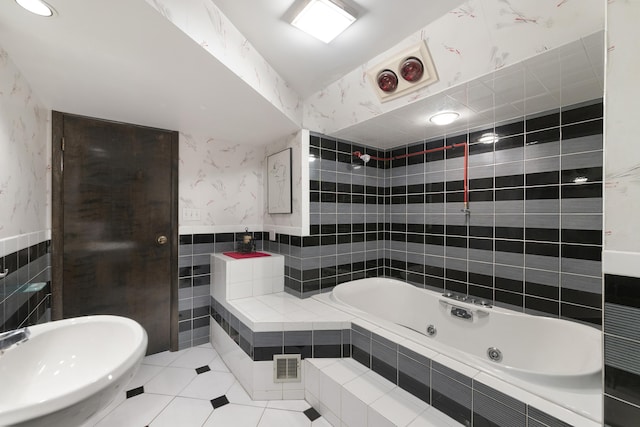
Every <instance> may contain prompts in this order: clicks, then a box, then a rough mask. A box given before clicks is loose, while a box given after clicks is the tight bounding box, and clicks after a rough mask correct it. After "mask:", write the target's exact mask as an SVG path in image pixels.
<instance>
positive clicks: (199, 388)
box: [82, 344, 330, 427]
mask: <svg viewBox="0 0 640 427" xmlns="http://www.w3.org/2000/svg"><path fill="white" fill-rule="evenodd" d="M126 389H127V392H126V393H124V392H123V393H121V395H118V397H116V399H115V401H114V402H113V403H112V404H111V405H110V406H109V407H107V408H105V409H104V410H103V411H102V412H100V413H98V414H96V415H95V416H94V417H93V418H92V419H90V420H89V421H88V422H87V423H85V424H84V425H83V426H82V427H91V426H96V427H145V426H150V427H161V426H162V427H164V426H167V427H214V426H219V427H227V426H233V427H245V426H246V427H256V426H257V427H287V426H291V427H298V426H300V427H302V426H304V427H328V426H330V424H329V423H328V422H327V421H326V420H325V419H324V418H322V417H319V414H317V412H315V410H314V409H311V406H310V405H309V404H308V403H307V402H305V401H304V400H274V401H254V400H251V398H250V397H249V395H248V394H247V393H246V392H245V391H244V389H243V388H242V386H241V385H240V383H238V381H237V380H236V378H235V377H234V376H233V374H231V373H230V372H229V370H228V369H227V367H226V366H225V364H224V363H223V361H222V359H221V358H220V357H219V355H218V353H216V351H215V350H214V349H213V348H212V347H211V345H210V344H204V345H202V346H199V347H193V348H190V349H186V350H182V351H178V352H174V353H170V352H164V353H158V354H154V355H152V356H148V357H146V358H145V359H144V360H143V362H142V365H141V366H140V369H139V370H138V373H137V374H136V376H135V377H134V378H133V379H132V380H131V383H129V385H128V386H127V387H126Z"/></svg>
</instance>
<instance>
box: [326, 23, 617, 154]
mask: <svg viewBox="0 0 640 427" xmlns="http://www.w3.org/2000/svg"><path fill="white" fill-rule="evenodd" d="M603 87H604V32H603V31H599V32H597V33H594V34H592V35H590V36H587V37H584V38H582V39H580V40H577V41H575V42H572V43H569V44H567V45H565V46H561V47H559V48H557V49H554V50H550V51H547V52H545V53H542V54H540V55H537V56H534V57H533V58H530V59H528V60H526V61H523V62H521V63H518V64H515V65H512V66H509V67H505V68H502V69H500V70H497V71H495V72H494V73H492V74H489V75H486V76H484V77H480V78H478V79H476V80H473V81H471V82H468V83H466V84H463V85H459V86H455V87H453V88H450V89H448V90H446V91H444V92H442V93H440V94H437V95H433V96H430V97H428V98H425V99H423V100H421V101H418V102H414V103H412V104H409V105H407V106H405V107H402V108H399V109H396V110H394V111H392V112H389V113H386V114H383V115H380V116H377V117H375V118H372V119H370V120H367V121H366V122H362V123H359V124H357V125H354V126H351V127H349V128H346V129H342V130H340V131H338V132H335V133H333V134H332V136H335V137H338V138H341V139H345V140H348V141H352V142H358V143H361V144H366V145H370V146H374V147H378V148H393V147H397V146H399V145H404V144H409V143H412V142H416V141H421V140H426V139H430V138H434V137H438V136H441V135H443V134H445V133H447V134H451V135H453V134H457V133H461V132H465V131H467V130H474V129H478V130H479V129H482V128H486V127H487V123H499V122H506V121H509V120H518V119H522V117H524V116H530V115H535V114H536V113H540V112H543V111H549V110H553V109H557V108H560V107H562V106H569V105H574V104H579V103H582V102H586V101H590V100H593V99H598V98H602V96H603ZM440 110H453V111H456V112H458V113H460V118H459V119H458V120H457V121H455V122H454V123H452V124H450V125H447V126H437V125H434V124H432V123H430V122H429V117H431V115H433V114H434V113H436V112H438V111H440Z"/></svg>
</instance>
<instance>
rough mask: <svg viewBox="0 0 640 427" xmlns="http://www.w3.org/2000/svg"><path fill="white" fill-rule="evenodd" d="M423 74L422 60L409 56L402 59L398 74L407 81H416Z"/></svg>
mask: <svg viewBox="0 0 640 427" xmlns="http://www.w3.org/2000/svg"><path fill="white" fill-rule="evenodd" d="M423 74H424V66H423V65H422V61H420V60H419V59H418V58H416V57H413V56H412V57H410V58H407V59H405V60H404V62H403V63H402V66H401V67H400V75H401V76H402V78H403V79H405V80H406V81H408V82H411V83H413V82H417V81H418V80H420V79H421V78H422V75H423Z"/></svg>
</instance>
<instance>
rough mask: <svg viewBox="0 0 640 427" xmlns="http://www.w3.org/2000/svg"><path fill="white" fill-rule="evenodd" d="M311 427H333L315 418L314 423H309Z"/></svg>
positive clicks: (323, 420) (327, 422)
mask: <svg viewBox="0 0 640 427" xmlns="http://www.w3.org/2000/svg"><path fill="white" fill-rule="evenodd" d="M311 426H312V427H333V426H332V425H331V423H329V421H327V420H326V419H324V418H322V417H320V418H317V419H316V420H315V421H314V422H312V423H311Z"/></svg>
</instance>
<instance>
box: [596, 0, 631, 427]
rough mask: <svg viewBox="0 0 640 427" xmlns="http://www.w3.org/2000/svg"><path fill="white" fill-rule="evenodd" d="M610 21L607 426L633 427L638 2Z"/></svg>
mask: <svg viewBox="0 0 640 427" xmlns="http://www.w3.org/2000/svg"><path fill="white" fill-rule="evenodd" d="M606 16H607V67H606V82H605V85H606V91H605V130H604V138H605V164H604V176H605V178H604V179H605V186H604V251H603V254H602V257H603V272H604V321H603V322H604V340H603V341H604V393H605V394H604V421H605V425H607V426H611V427H631V426H635V425H637V424H638V420H639V419H640V366H639V365H638V354H639V352H640V336H639V335H638V332H637V331H638V330H639V329H640V303H639V301H640V239H638V236H640V224H639V223H638V221H637V220H636V217H637V215H636V212H637V211H638V208H639V207H640V204H639V203H640V185H639V183H640V179H639V178H640V174H639V170H640V169H639V164H638V159H639V158H640V157H639V155H640V154H639V153H640V151H638V146H637V144H636V143H635V142H634V138H633V135H635V129H636V123H637V114H636V112H637V110H638V96H640V89H638V87H637V85H634V84H630V82H632V81H633V79H634V78H635V76H636V75H637V70H638V67H639V66H640V62H639V61H640V59H639V58H638V56H637V55H636V54H635V53H636V52H637V51H638V41H637V40H636V39H635V38H633V37H629V34H631V32H632V31H636V25H635V23H636V22H637V21H638V19H640V4H638V3H637V2H620V1H616V2H607V15H606ZM632 52H633V53H632Z"/></svg>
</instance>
